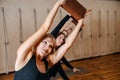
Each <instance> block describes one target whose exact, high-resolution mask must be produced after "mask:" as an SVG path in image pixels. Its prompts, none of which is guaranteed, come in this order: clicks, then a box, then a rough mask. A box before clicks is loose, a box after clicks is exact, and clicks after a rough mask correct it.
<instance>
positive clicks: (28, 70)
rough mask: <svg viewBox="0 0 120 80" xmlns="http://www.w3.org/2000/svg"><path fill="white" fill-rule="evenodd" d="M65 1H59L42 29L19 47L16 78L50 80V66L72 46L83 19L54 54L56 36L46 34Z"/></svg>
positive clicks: (15, 79)
mask: <svg viewBox="0 0 120 80" xmlns="http://www.w3.org/2000/svg"><path fill="white" fill-rule="evenodd" d="M64 2H65V1H64V0H59V1H57V3H56V4H55V5H54V7H53V9H52V10H51V12H50V13H49V15H48V17H47V18H46V20H45V22H44V23H43V25H42V26H41V27H40V29H39V30H38V31H37V32H36V33H35V34H33V35H32V36H31V37H30V38H28V39H27V40H26V41H25V42H24V43H23V44H22V45H21V46H20V47H19V49H18V51H17V59H16V64H15V78H14V80H49V74H48V72H47V71H48V68H50V67H51V66H52V65H54V64H56V63H57V62H58V61H59V60H60V59H61V58H62V57H63V55H64V54H65V53H66V51H67V50H68V49H69V48H70V47H71V46H72V44H73V42H74V40H75V38H76V37H77V34H78V32H79V29H80V27H81V25H82V19H81V20H79V21H78V24H77V26H76V28H75V29H74V31H73V32H72V33H71V34H70V36H69V37H68V38H67V39H68V40H67V41H66V43H65V44H63V45H62V46H61V47H59V49H57V51H55V52H54V53H53V54H51V53H52V51H53V48H54V45H55V42H54V38H53V37H51V36H48V35H46V33H47V32H48V30H49V28H50V27H51V24H52V22H53V19H54V17H55V15H56V13H57V11H58V9H59V7H60V6H61V5H62V4H64Z"/></svg>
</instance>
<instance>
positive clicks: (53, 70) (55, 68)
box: [50, 62, 70, 80]
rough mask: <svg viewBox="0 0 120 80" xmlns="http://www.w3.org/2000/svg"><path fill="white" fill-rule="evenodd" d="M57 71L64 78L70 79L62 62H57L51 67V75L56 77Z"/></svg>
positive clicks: (65, 79)
mask: <svg viewBox="0 0 120 80" xmlns="http://www.w3.org/2000/svg"><path fill="white" fill-rule="evenodd" d="M57 72H58V73H59V74H60V76H61V77H62V78H63V79H64V80H70V79H69V78H68V77H67V75H66V74H65V72H64V70H63V68H62V66H61V63H60V62H58V63H57V64H55V65H54V66H53V67H52V68H51V69H50V77H52V76H53V77H55V76H56V74H57Z"/></svg>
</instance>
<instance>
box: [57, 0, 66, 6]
mask: <svg viewBox="0 0 120 80" xmlns="http://www.w3.org/2000/svg"><path fill="white" fill-rule="evenodd" d="M65 2H66V0H58V1H57V3H58V4H59V5H60V6H61V5H63V4H65Z"/></svg>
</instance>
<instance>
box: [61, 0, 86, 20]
mask: <svg viewBox="0 0 120 80" xmlns="http://www.w3.org/2000/svg"><path fill="white" fill-rule="evenodd" d="M62 7H63V9H64V10H66V11H67V12H68V13H69V14H71V16H73V17H74V18H75V19H76V20H79V19H81V18H83V17H84V15H85V13H86V8H85V7H83V6H82V5H81V4H80V3H79V2H78V1H77V0H66V2H65V4H63V5H62Z"/></svg>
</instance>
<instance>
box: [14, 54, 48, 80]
mask: <svg viewBox="0 0 120 80" xmlns="http://www.w3.org/2000/svg"><path fill="white" fill-rule="evenodd" d="M44 63H45V66H46V71H48V62H47V60H46V59H44ZM14 80H49V73H48V72H46V73H41V72H40V71H39V70H38V69H37V66H36V59H35V56H34V55H33V56H32V58H31V59H30V61H29V62H28V63H27V64H26V65H25V66H24V67H23V68H22V69H21V70H19V71H15V75H14Z"/></svg>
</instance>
